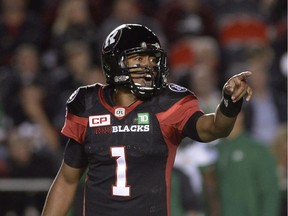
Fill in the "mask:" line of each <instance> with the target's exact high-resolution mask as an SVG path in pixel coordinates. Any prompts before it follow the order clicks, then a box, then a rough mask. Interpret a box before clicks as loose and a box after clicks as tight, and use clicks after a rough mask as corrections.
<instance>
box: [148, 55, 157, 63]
mask: <svg viewBox="0 0 288 216" xmlns="http://www.w3.org/2000/svg"><path fill="white" fill-rule="evenodd" d="M149 61H150V62H151V63H153V64H158V62H159V58H157V57H155V56H150V57H149Z"/></svg>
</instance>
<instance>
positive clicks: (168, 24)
mask: <svg viewBox="0 0 288 216" xmlns="http://www.w3.org/2000/svg"><path fill="white" fill-rule="evenodd" d="M159 10H160V11H161V13H160V14H159V15H158V18H159V20H160V23H161V25H162V26H163V30H164V33H165V35H166V36H167V39H168V41H169V43H174V42H175V41H176V40H179V39H180V38H182V37H184V36H187V35H190V36H191V35H192V36H215V35H216V29H215V27H216V26H215V15H214V11H213V10H212V8H210V7H209V5H207V4H206V3H205V2H204V1H201V0H193V1H191V0H171V1H168V2H165V3H163V5H161V6H160V8H159Z"/></svg>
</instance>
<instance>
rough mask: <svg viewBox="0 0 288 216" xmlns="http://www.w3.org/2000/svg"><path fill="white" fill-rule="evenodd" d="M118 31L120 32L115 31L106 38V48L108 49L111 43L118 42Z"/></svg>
mask: <svg viewBox="0 0 288 216" xmlns="http://www.w3.org/2000/svg"><path fill="white" fill-rule="evenodd" d="M117 33H118V31H114V32H112V33H111V34H110V35H109V36H108V37H107V38H106V41H105V44H104V49H106V48H107V47H108V46H110V45H111V44H114V43H115V42H116V39H117V38H116V35H117Z"/></svg>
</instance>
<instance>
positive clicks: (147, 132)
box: [42, 24, 252, 216]
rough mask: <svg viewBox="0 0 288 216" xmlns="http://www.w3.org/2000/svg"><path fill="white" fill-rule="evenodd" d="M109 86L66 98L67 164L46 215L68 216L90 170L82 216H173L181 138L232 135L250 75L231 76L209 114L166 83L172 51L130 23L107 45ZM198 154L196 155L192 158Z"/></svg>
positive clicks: (249, 92)
mask: <svg viewBox="0 0 288 216" xmlns="http://www.w3.org/2000/svg"><path fill="white" fill-rule="evenodd" d="M102 67H103V71H104V74H105V76H106V81H107V85H101V84H94V85H90V86H82V87H79V88H78V89H77V90H76V91H75V92H74V93H73V94H72V95H71V97H70V98H69V99H68V101H67V113H66V117H65V125H64V126H63V129H62V133H63V134H64V135H65V136H67V137H68V138H69V141H68V143H67V146H66V148H65V153H64V159H63V163H62V165H61V167H60V169H59V172H58V175H57V176H56V178H55V180H54V183H53V184H52V186H51V188H50V191H49V193H48V196H47V199H46V203H45V206H44V209H43V213H42V216H64V215H65V214H66V213H67V211H68V210H69V208H70V205H71V203H72V201H73V197H74V195H75V191H76V188H77V185H78V182H79V179H80V178H81V176H82V175H83V173H84V172H85V171H86V170H87V175H86V181H85V189H84V197H83V215H85V216H92V215H93V216H98V215H99V216H114V215H115V216H116V215H117V216H118V215H125V216H135V215H138V216H169V215H170V211H169V209H170V207H169V205H170V175H171V170H172V167H173V163H174V158H175V154H176V150H177V147H178V146H179V144H180V142H181V140H182V138H184V137H190V138H191V139H193V140H197V141H201V142H210V141H212V140H215V139H218V138H220V137H225V136H227V135H228V134H229V133H230V131H231V130H232V128H233V125H234V122H235V120H236V117H237V114H238V113H239V112H240V110H241V106H242V102H243V98H244V97H245V98H246V100H247V101H249V100H250V98H251V96H252V89H251V87H250V86H249V85H248V84H247V82H246V78H247V77H249V76H250V75H251V72H248V71H247V72H242V73H239V74H237V75H235V76H233V77H231V78H230V79H229V80H228V81H227V82H226V83H225V85H224V87H223V99H222V100H221V101H220V102H219V106H218V107H217V108H215V113H208V114H205V113H203V112H202V110H201V109H200V108H199V105H198V101H197V97H196V96H195V95H194V94H193V93H192V92H191V91H189V90H188V89H186V88H184V87H181V86H179V85H177V84H173V83H167V75H168V67H167V55H166V52H165V51H164V50H163V49H162V48H161V44H160V42H159V40H158V38H157V36H156V35H155V34H154V33H153V32H152V31H151V30H150V29H148V28H147V27H145V26H142V25H138V24H124V25H121V26H119V27H118V28H116V29H115V30H113V31H112V32H111V33H110V34H109V35H108V37H107V38H106V40H105V42H104V44H103V48H102ZM191 157H193V155H191Z"/></svg>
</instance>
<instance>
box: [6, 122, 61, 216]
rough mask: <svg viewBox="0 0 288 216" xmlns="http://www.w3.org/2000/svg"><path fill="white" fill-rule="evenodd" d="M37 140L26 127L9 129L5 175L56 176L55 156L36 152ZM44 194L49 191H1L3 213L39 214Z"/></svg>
mask: <svg viewBox="0 0 288 216" xmlns="http://www.w3.org/2000/svg"><path fill="white" fill-rule="evenodd" d="M36 143H37V139H35V137H33V134H27V133H26V130H25V129H24V128H23V127H19V128H14V129H13V130H11V131H10V133H9V135H8V144H7V150H8V157H7V160H6V166H7V168H8V174H7V175H6V176H5V177H9V178H17V179H25V178H28V179H30V178H53V177H54V176H55V175H56V173H57V169H56V167H58V166H59V164H58V163H57V160H55V155H53V154H50V153H49V152H47V151H37V148H35V146H36V145H37V144H36ZM2 177H3V176H2ZM45 196H46V193H40V192H39V193H37V192H36V193H35V192H34V193H33V192H20V191H19V192H18V191H15V192H12V193H6V192H2V193H1V196H0V200H1V207H0V213H1V215H5V216H6V215H7V216H8V215H16V216H22V215H23V216H31V215H34V214H35V215H40V212H41V209H42V206H43V203H44V200H45ZM32 213H33V214H32Z"/></svg>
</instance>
